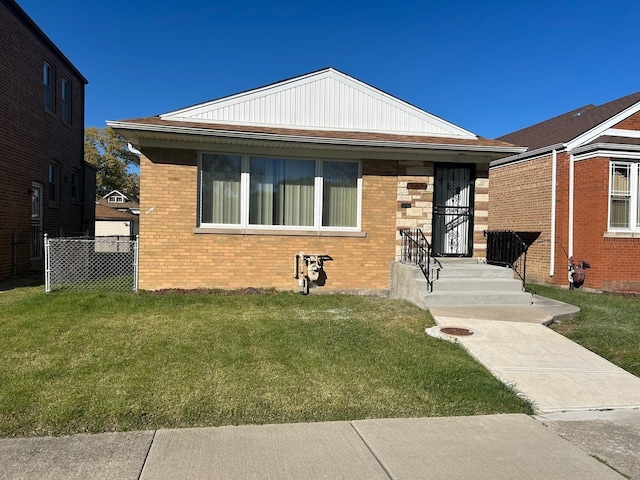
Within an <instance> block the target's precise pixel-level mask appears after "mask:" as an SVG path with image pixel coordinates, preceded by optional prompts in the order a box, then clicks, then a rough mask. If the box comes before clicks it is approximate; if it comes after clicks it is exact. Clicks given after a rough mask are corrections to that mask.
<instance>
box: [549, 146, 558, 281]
mask: <svg viewBox="0 0 640 480" xmlns="http://www.w3.org/2000/svg"><path fill="white" fill-rule="evenodd" d="M557 174H558V151H557V150H556V149H555V148H554V149H553V152H552V154H551V248H550V250H549V255H550V256H551V266H550V267H549V276H550V277H553V276H554V274H555V270H556V269H555V264H556V194H557V186H556V181H557Z"/></svg>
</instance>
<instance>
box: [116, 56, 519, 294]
mask: <svg viewBox="0 0 640 480" xmlns="http://www.w3.org/2000/svg"><path fill="white" fill-rule="evenodd" d="M108 125H109V126H110V127H112V128H114V129H115V130H116V131H117V132H118V133H119V134H120V135H122V136H124V137H125V138H126V139H127V140H128V141H130V142H131V143H132V144H133V145H134V146H135V147H136V148H137V149H139V150H140V151H141V152H142V156H141V162H140V174H141V185H140V191H141V194H140V212H141V214H140V269H139V278H140V288H142V289H147V290H156V289H163V288H176V287H180V288H196V287H209V288H211V287H216V288H240V287H247V286H255V287H275V288H278V289H294V288H296V285H297V282H296V280H295V279H294V278H293V271H294V266H293V264H294V256H295V255H296V254H297V253H299V252H301V251H303V252H305V253H308V254H315V253H326V254H329V255H330V256H331V257H332V259H333V260H332V261H330V262H327V263H326V264H325V267H326V268H325V271H326V274H327V281H326V288H327V289H330V290H360V291H363V290H367V291H384V290H388V289H389V283H390V269H391V264H392V263H393V262H394V261H395V260H397V259H398V253H399V238H400V237H399V230H400V229H402V228H409V227H419V228H421V229H422V230H423V231H424V232H425V234H426V235H427V237H428V238H429V239H430V240H432V243H433V244H434V249H435V253H436V254H438V255H455V256H472V255H473V256H477V257H483V256H484V252H485V243H484V239H483V236H482V232H483V230H484V229H486V228H487V216H488V212H487V209H488V165H489V162H490V161H491V160H495V159H497V158H501V157H504V156H506V155H511V154H514V153H518V152H522V151H524V149H522V148H517V147H514V146H513V145H510V144H508V143H504V142H499V141H494V140H487V139H483V138H479V137H477V136H476V135H474V134H472V133H470V132H468V131H466V130H463V129H461V128H459V127H457V126H455V125H452V124H451V123H449V122H446V121H444V120H442V119H440V118H437V117H435V116H433V115H431V114H429V113H427V112H424V111H422V110H420V109H418V108H416V107H414V106H412V105H409V104H407V103H405V102H403V101H401V100H399V99H397V98H395V97H392V96H391V95H388V94H386V93H384V92H381V91H380V90H377V89H375V88H373V87H371V86H369V85H367V84H364V83H362V82H360V81H358V80H356V79H354V78H352V77H349V76H347V75H345V74H343V73H341V72H338V71H336V70H334V69H331V68H329V69H325V70H321V71H318V72H313V73H310V74H307V75H303V76H300V77H296V78H293V79H290V80H285V81H282V82H279V83H276V84H272V85H268V86H266V87H262V88H258V89H256V90H251V91H248V92H244V93H240V94H237V95H232V96H230V97H226V98H222V99H218V100H214V101H211V102H207V103H203V104H200V105H195V106H192V107H188V108H185V109H182V110H178V111H174V112H170V113H167V114H164V115H160V116H157V117H147V118H139V119H132V120H122V121H114V122H108Z"/></svg>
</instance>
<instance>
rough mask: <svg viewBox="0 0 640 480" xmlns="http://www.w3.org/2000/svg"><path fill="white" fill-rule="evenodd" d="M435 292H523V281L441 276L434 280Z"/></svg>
mask: <svg viewBox="0 0 640 480" xmlns="http://www.w3.org/2000/svg"><path fill="white" fill-rule="evenodd" d="M433 291H434V292H456V293H463V294H464V293H465V292H477V291H485V292H509V293H517V292H522V282H521V281H520V280H515V279H514V278H501V277H497V278H491V277H483V278H477V277H444V278H442V277H440V279H438V280H436V281H434V282H433Z"/></svg>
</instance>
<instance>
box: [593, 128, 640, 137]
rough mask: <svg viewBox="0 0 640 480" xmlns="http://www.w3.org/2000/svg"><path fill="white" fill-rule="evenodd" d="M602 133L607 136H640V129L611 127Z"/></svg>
mask: <svg viewBox="0 0 640 480" xmlns="http://www.w3.org/2000/svg"><path fill="white" fill-rule="evenodd" d="M602 135H604V136H607V137H627V138H640V130H624V129H622V128H610V129H609V130H606V131H605V132H604V133H603V134H602Z"/></svg>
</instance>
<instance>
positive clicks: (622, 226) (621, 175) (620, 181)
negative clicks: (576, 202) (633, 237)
mask: <svg viewBox="0 0 640 480" xmlns="http://www.w3.org/2000/svg"><path fill="white" fill-rule="evenodd" d="M638 166H639V164H638V163H636V162H624V161H617V160H616V161H612V162H611V166H610V173H609V229H611V230H621V231H634V230H640V208H639V205H638V204H639V203H640V201H639V199H640V197H639V196H640V175H639V174H638V170H639V169H638Z"/></svg>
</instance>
